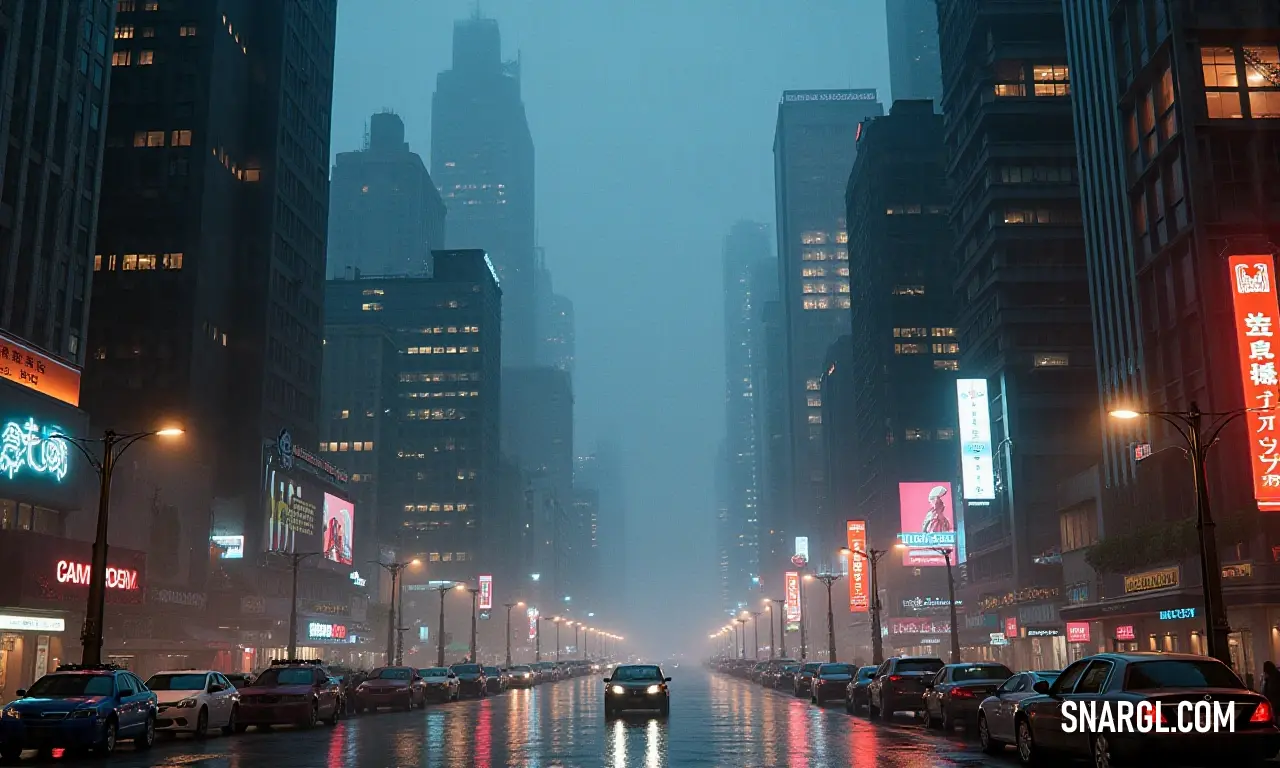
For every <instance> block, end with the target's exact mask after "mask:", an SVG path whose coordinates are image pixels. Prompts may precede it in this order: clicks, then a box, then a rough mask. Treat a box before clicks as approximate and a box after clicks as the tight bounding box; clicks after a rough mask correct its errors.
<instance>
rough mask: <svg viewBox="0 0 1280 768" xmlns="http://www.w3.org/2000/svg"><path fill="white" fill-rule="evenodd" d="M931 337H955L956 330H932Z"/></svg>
mask: <svg viewBox="0 0 1280 768" xmlns="http://www.w3.org/2000/svg"><path fill="white" fill-rule="evenodd" d="M932 335H934V336H955V335H956V329H955V328H934V329H933V331H932Z"/></svg>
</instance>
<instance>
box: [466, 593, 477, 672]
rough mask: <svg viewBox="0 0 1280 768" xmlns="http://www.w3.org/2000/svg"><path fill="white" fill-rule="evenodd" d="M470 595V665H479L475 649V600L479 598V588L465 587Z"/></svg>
mask: <svg viewBox="0 0 1280 768" xmlns="http://www.w3.org/2000/svg"><path fill="white" fill-rule="evenodd" d="M466 589H467V591H468V592H470V593H471V663H472V664H479V663H480V649H479V648H477V647H476V599H477V598H478V597H479V596H480V588H479V587H467V588H466Z"/></svg>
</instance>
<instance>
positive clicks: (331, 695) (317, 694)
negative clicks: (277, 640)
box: [236, 660, 342, 731]
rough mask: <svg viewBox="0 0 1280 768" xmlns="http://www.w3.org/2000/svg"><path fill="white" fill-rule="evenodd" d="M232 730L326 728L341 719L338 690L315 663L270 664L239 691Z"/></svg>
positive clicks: (289, 662)
mask: <svg viewBox="0 0 1280 768" xmlns="http://www.w3.org/2000/svg"><path fill="white" fill-rule="evenodd" d="M238 714H239V718H238V721H237V722H236V730H237V731H243V730H244V729H245V728H247V727H249V726H250V725H256V726H259V727H270V726H273V725H297V726H300V727H303V728H311V727H313V726H315V724H316V723H317V722H319V721H321V720H324V721H325V722H326V723H328V724H330V725H334V724H336V723H337V722H338V718H340V717H341V716H342V688H341V686H340V685H338V683H336V682H334V679H332V678H330V676H329V673H328V671H327V670H326V669H325V668H324V667H323V666H321V662H320V661H319V660H306V661H284V660H281V661H273V662H271V667H270V668H269V669H267V670H266V671H264V672H263V673H262V674H260V675H258V677H257V678H255V679H254V681H253V685H250V686H248V687H247V688H242V689H240V710H239V713H238Z"/></svg>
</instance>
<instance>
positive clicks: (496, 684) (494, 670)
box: [484, 667, 507, 693]
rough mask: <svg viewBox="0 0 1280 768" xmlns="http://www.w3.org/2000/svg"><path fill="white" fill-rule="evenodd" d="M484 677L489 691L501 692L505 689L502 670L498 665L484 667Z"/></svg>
mask: <svg viewBox="0 0 1280 768" xmlns="http://www.w3.org/2000/svg"><path fill="white" fill-rule="evenodd" d="M484 679H485V681H486V689H487V691H488V692H489V693H502V692H503V691H505V690H507V685H506V681H505V680H504V679H503V678H502V670H501V669H499V668H498V667H485V668H484Z"/></svg>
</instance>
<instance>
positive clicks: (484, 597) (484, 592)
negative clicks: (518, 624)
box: [480, 575, 568, 611]
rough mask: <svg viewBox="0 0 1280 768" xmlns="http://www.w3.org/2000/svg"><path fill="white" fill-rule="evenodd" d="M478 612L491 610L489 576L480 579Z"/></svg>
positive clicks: (490, 578)
mask: <svg viewBox="0 0 1280 768" xmlns="http://www.w3.org/2000/svg"><path fill="white" fill-rule="evenodd" d="M565 599H566V600H567V599H568V598H565ZM480 610H482V611H491V610H493V577H492V576H489V575H484V576H481V577H480Z"/></svg>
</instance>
